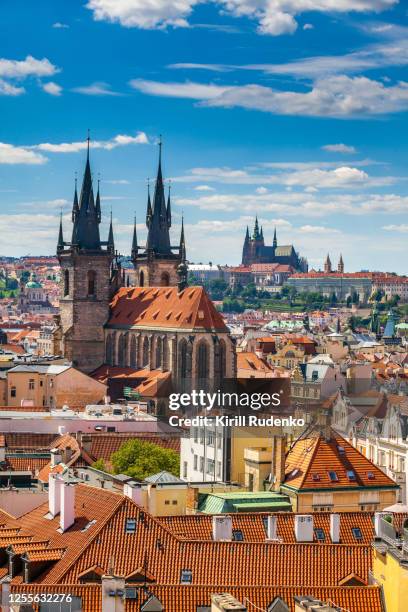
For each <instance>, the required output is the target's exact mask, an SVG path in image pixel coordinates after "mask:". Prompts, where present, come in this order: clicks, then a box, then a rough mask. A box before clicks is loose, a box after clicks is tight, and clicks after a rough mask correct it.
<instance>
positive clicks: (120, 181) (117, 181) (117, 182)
mask: <svg viewBox="0 0 408 612" xmlns="http://www.w3.org/2000/svg"><path fill="white" fill-rule="evenodd" d="M103 182H104V183H108V184H109V185H130V181H127V180H126V179H113V180H110V181H107V180H104V181H103Z"/></svg>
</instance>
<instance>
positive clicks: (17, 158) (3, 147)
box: [0, 142, 48, 165]
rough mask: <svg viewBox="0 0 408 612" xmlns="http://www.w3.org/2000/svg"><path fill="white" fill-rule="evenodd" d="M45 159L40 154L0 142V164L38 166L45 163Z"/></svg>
mask: <svg viewBox="0 0 408 612" xmlns="http://www.w3.org/2000/svg"><path fill="white" fill-rule="evenodd" d="M47 161H48V160H47V158H46V157H44V156H43V155H41V154H40V153H35V152H34V151H30V150H28V148H26V147H15V146H13V145H11V144H7V143H5V142H0V164H29V165H40V164H45V163H46V162H47Z"/></svg>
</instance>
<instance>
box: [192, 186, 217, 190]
mask: <svg viewBox="0 0 408 612" xmlns="http://www.w3.org/2000/svg"><path fill="white" fill-rule="evenodd" d="M194 189H195V190H196V191H214V187H210V186H209V185H197V186H196V187H194Z"/></svg>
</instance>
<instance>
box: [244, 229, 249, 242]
mask: <svg viewBox="0 0 408 612" xmlns="http://www.w3.org/2000/svg"><path fill="white" fill-rule="evenodd" d="M245 242H249V227H248V226H247V228H246V234H245Z"/></svg>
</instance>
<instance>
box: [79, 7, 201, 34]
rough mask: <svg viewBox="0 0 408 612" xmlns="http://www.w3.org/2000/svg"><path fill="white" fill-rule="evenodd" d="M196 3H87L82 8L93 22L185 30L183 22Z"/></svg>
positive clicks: (185, 23)
mask: <svg viewBox="0 0 408 612" xmlns="http://www.w3.org/2000/svg"><path fill="white" fill-rule="evenodd" d="M198 2H199V0H152V1H149V2H146V0H89V2H88V4H87V5H86V7H87V8H88V9H90V10H92V11H93V16H94V19H95V20H97V21H102V20H105V21H111V22H118V23H120V24H121V25H122V26H125V27H127V28H135V27H137V28H143V29H152V28H162V27H166V26H169V25H170V26H174V27H187V25H188V23H187V21H186V18H187V17H188V16H189V15H190V13H191V11H192V9H193V7H194V6H195V5H196V4H198Z"/></svg>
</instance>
